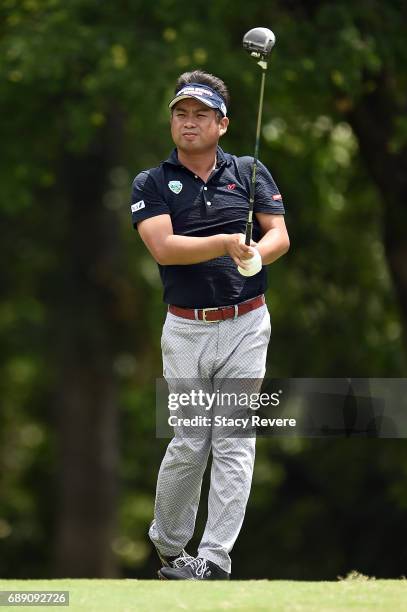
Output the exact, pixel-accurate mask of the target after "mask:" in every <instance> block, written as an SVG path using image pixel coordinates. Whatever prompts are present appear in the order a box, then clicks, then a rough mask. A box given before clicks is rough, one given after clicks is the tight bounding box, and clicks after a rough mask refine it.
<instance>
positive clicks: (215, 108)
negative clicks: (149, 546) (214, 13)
mask: <svg viewBox="0 0 407 612" xmlns="http://www.w3.org/2000/svg"><path fill="white" fill-rule="evenodd" d="M228 106H229V94H228V90H227V88H226V86H225V84H224V83H223V81H221V80H220V79H219V78H217V77H215V76H213V75H211V74H208V73H205V72H202V71H199V70H195V71H193V72H186V73H184V74H182V75H181V76H180V77H179V79H178V81H177V84H176V88H175V97H174V98H173V100H171V102H170V103H169V108H170V113H171V118H170V125H171V135H172V139H173V141H174V143H175V149H174V150H173V151H172V153H171V155H170V156H169V158H168V159H167V160H166V161H164V162H162V163H161V164H160V165H159V166H157V167H156V168H152V169H150V170H145V171H143V172H141V173H140V174H139V175H138V176H137V177H136V178H135V180H134V183H133V192H132V203H131V213H132V222H133V225H134V227H135V228H137V230H138V232H139V234H140V236H141V238H142V240H143V242H144V243H145V245H146V247H147V249H148V250H149V251H150V253H151V255H152V257H153V258H154V259H155V261H156V262H157V264H158V267H159V271H160V275H161V280H162V283H163V287H164V301H165V303H166V304H167V305H168V312H167V316H166V320H165V324H164V327H163V333H162V339H161V346H162V358H163V373H164V377H165V378H166V379H167V381H174V380H181V379H182V380H184V391H185V386H186V385H187V384H188V380H191V381H192V380H194V381H196V380H202V386H203V387H204V386H205V385H208V384H211V385H212V389H217V388H218V387H217V381H224V380H227V381H228V382H229V390H230V381H231V380H232V381H233V380H234V379H235V380H239V379H258V380H260V381H261V380H262V379H263V378H264V375H265V370H266V355H267V347H268V343H269V339H270V316H269V312H268V309H267V306H266V304H265V299H264V291H265V289H266V269H265V266H266V265H268V264H271V263H273V262H274V261H275V260H276V259H278V258H279V257H280V256H281V255H283V254H284V253H286V252H287V250H288V248H289V239H288V235H287V230H286V227H285V223H284V206H283V202H282V197H281V195H280V193H279V191H278V189H277V187H276V184H275V183H274V181H273V178H272V176H271V174H270V173H269V171H268V170H267V169H266V168H265V166H264V165H263V164H261V163H260V162H259V163H258V168H257V177H256V193H255V205H254V226H253V243H252V246H247V245H245V244H244V239H245V235H244V232H245V226H246V220H247V212H248V202H249V189H250V179H251V171H252V164H253V158H252V157H240V158H238V157H236V156H234V155H230V154H229V153H225V152H224V151H223V150H222V149H221V148H220V147H219V145H218V141H219V139H220V138H221V136H223V135H224V134H225V133H226V131H227V129H228V125H229V119H228V116H227V108H228ZM253 249H257V250H258V252H259V254H260V256H261V259H262V263H263V268H262V269H261V270H260V272H258V273H257V274H254V275H251V276H243V275H242V274H240V273H239V271H238V269H237V267H238V266H240V267H241V268H242V269H243V270H245V269H246V270H247V269H248V267H249V262H250V259H251V257H252V256H253V252H254V251H253ZM217 409H218V408H217V407H216V406H215V405H214V406H212V407H211V410H210V411H208V410H204V409H202V414H203V413H204V414H205V415H206V416H210V415H211V414H212V415H213V414H215V412H216V410H217ZM211 452H212V467H211V479H210V491H209V496H208V518H207V522H206V527H205V531H204V534H203V537H202V540H201V542H200V545H199V548H198V554H197V557H192V556H190V555H188V554H187V553H186V552H185V547H186V545H187V543H188V542H189V540H190V539H191V537H192V536H193V533H194V528H195V519H196V514H197V510H198V504H199V499H200V492H201V483H202V477H203V474H204V471H205V467H206V465H207V462H208V458H209V455H210V453H211ZM254 458H255V436H249V437H247V436H246V437H243V436H242V437H230V436H229V437H228V436H219V435H214V428H213V426H212V427H211V426H209V427H208V426H207V427H202V428H201V433H200V435H199V436H189V435H188V433H187V428H185V427H177V426H176V427H174V437H173V438H172V440H171V442H170V443H169V445H168V447H167V451H166V453H165V456H164V459H163V461H162V464H161V467H160V471H159V474H158V480H157V491H156V500H155V510H154V519H153V521H152V523H151V526H150V530H149V536H150V539H151V541H152V542H153V544H154V546H155V547H156V549H157V552H158V555H159V557H160V560H161V562H162V565H163V567H162V568H161V569H160V571H159V577H160V578H163V579H167V580H185V579H187V580H227V579H229V577H230V574H231V559H230V552H231V550H232V548H233V545H234V543H235V541H236V538H237V536H238V534H239V531H240V529H241V526H242V523H243V518H244V514H245V510H246V504H247V501H248V498H249V493H250V487H251V482H252V474H253V466H254Z"/></svg>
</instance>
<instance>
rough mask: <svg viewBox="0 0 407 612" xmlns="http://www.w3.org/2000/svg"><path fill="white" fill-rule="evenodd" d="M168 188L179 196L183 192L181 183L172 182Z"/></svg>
mask: <svg viewBox="0 0 407 612" xmlns="http://www.w3.org/2000/svg"><path fill="white" fill-rule="evenodd" d="M168 187H169V188H170V189H171V191H173V192H174V193H175V194H177V195H178V194H179V193H181V191H182V183H181V181H170V182H169V183H168Z"/></svg>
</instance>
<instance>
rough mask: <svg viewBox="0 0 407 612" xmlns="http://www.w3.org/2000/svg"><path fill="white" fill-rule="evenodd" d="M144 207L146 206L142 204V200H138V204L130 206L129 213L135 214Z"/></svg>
mask: <svg viewBox="0 0 407 612" xmlns="http://www.w3.org/2000/svg"><path fill="white" fill-rule="evenodd" d="M145 207H146V205H145V204H144V200H140V201H139V202H136V203H135V204H132V205H131V212H132V213H133V212H137V211H138V210H141V209H142V208H145Z"/></svg>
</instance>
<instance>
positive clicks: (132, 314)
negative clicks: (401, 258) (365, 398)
mask: <svg viewBox="0 0 407 612" xmlns="http://www.w3.org/2000/svg"><path fill="white" fill-rule="evenodd" d="M403 13H404V10H403V8H402V7H401V5H400V3H398V2H395V1H391V2H386V3H380V2H376V1H373V0H372V1H368V0H364V1H362V2H360V3H354V4H353V5H350V4H349V2H344V1H339V2H335V3H309V6H308V3H299V2H290V3H284V2H277V1H273V2H271V3H268V4H267V5H265V4H264V3H261V2H254V3H252V4H250V7H249V8H248V5H247V2H243V1H242V0H236V1H235V2H234V4H233V13H232V12H231V7H230V2H227V1H226V0H219V1H217V2H211V3H208V2H207V1H205V2H203V0H198V1H197V2H193V3H191V2H188V3H187V2H183V1H181V2H177V1H175V0H157V1H156V2H154V3H152V2H145V1H143V0H133V1H125V0H120V1H118V2H114V3H108V2H102V3H101V2H96V1H95V0H71V1H70V2H68V3H67V2H62V1H61V0H24V1H18V0H4V1H3V3H2V6H1V8H0V15H1V25H0V77H1V81H2V84H3V85H2V87H1V88H0V112H1V116H2V118H3V120H2V122H1V126H0V138H1V141H2V143H3V145H5V146H3V147H2V148H3V155H2V164H1V165H0V184H1V186H2V198H1V200H0V217H1V223H2V230H3V232H2V261H3V264H4V266H3V270H2V276H1V280H2V287H3V289H4V291H5V299H4V300H3V301H2V303H1V306H0V337H1V341H2V347H3V349H2V352H1V354H0V359H1V363H0V367H1V374H2V377H1V381H2V382H1V394H2V411H1V413H0V431H1V434H0V435H1V441H0V448H1V451H0V474H1V477H0V478H1V480H0V483H1V496H0V550H1V555H0V558H1V559H2V560H1V561H0V572H1V573H2V574H3V575H21V576H25V575H41V574H45V573H51V558H52V557H51V545H52V544H49V541H50V540H49V537H48V536H49V530H51V533H52V529H53V520H54V513H55V506H54V503H53V499H52V488H53V487H54V486H55V480H54V479H55V477H56V474H55V449H54V439H53V428H54V421H53V419H54V416H53V412H52V407H53V405H54V401H55V397H54V396H55V394H56V391H57V385H58V382H57V380H58V370H57V366H56V361H55V355H56V353H57V352H58V347H55V346H54V338H53V336H52V327H51V325H50V320H51V319H52V318H53V317H55V316H56V315H55V309H56V307H57V305H58V304H59V300H60V299H61V298H60V297H59V293H58V291H59V290H58V287H59V286H60V285H59V284H58V283H61V282H63V281H61V274H62V272H61V270H63V268H64V262H66V260H67V259H68V260H69V251H68V252H67V250H66V248H67V247H66V242H65V239H66V236H65V234H64V232H65V228H66V227H67V219H68V217H69V215H70V209H71V207H72V203H71V202H70V201H69V198H68V196H67V182H66V178H65V179H64V169H65V170H66V167H67V165H66V163H67V158H68V157H71V158H74V159H76V160H79V161H81V160H83V163H84V164H85V163H86V159H87V155H88V154H90V153H91V152H93V150H94V149H95V147H96V146H97V143H98V142H99V140H100V139H103V136H104V135H105V134H106V133H109V134H110V138H111V141H109V140H107V142H108V144H107V145H105V146H107V147H108V148H109V142H112V141H113V139H114V134H115V132H114V130H113V132H108V131H107V130H108V128H109V126H110V125H111V123H112V121H113V120H115V119H117V118H118V117H119V118H120V119H121V121H122V123H123V127H124V129H123V132H124V140H123V142H122V143H121V150H120V154H116V153H114V154H113V153H112V161H111V165H110V168H109V172H108V176H103V177H101V178H103V179H104V181H105V183H103V184H106V188H105V192H104V195H103V198H102V201H100V202H99V203H98V206H99V210H101V211H102V210H103V211H105V210H108V211H110V213H111V215H112V217H113V218H114V219H115V220H116V221H117V222H118V225H119V228H120V248H121V250H122V254H121V255H122V267H121V270H120V272H119V273H118V274H117V275H116V277H115V279H114V287H113V291H114V294H115V296H116V308H117V313H118V314H117V316H118V318H119V319H120V321H121V322H122V325H123V329H124V332H123V334H122V336H120V338H119V339H118V340H117V346H116V347H115V351H116V353H117V354H116V355H115V358H114V370H115V375H116V377H117V380H118V383H119V387H120V409H121V440H122V457H121V466H120V476H121V481H122V490H121V507H120V524H119V533H118V536H117V538H116V539H115V541H114V542H113V543H112V546H113V548H114V551H115V553H116V555H117V559H118V561H119V563H120V564H121V567H122V569H123V571H124V572H125V573H127V574H129V575H133V574H132V572H134V568H137V571H138V572H140V575H141V574H142V573H143V572H145V574H146V575H147V574H148V573H149V572H150V571H151V568H152V563H153V562H152V561H151V558H150V557H149V554H150V551H149V548H148V547H147V546H146V538H145V531H146V528H147V526H148V523H149V518H150V516H151V510H152V504H153V496H154V486H155V478H156V473H157V469H158V466H159V462H160V459H161V456H162V453H163V450H164V447H165V441H161V442H158V441H157V440H155V431H154V411H155V406H154V388H153V385H154V378H155V377H156V376H159V375H160V374H161V370H160V333H161V323H162V321H163V318H164V316H165V312H164V308H163V306H162V302H161V288H160V282H159V278H158V274H157V270H156V267H155V265H154V264H153V263H152V261H151V257H150V256H149V255H148V254H147V253H146V249H145V247H144V246H143V245H142V243H141V241H140V239H139V237H138V235H137V233H136V232H134V231H133V230H132V228H131V226H130V215H129V210H128V201H129V194H130V185H131V180H132V177H133V176H135V175H136V174H137V173H138V172H139V171H140V170H141V169H143V168H146V167H150V166H153V165H156V164H157V163H159V161H160V160H161V159H163V158H164V157H166V156H167V153H168V151H169V149H170V148H171V146H172V144H171V141H170V137H169V131H168V111H167V107H166V104H167V100H168V99H169V97H170V95H171V92H172V90H173V87H174V82H175V80H176V77H177V76H178V74H179V73H180V72H182V71H184V70H189V69H193V68H195V67H200V68H203V69H205V70H208V71H209V72H214V73H216V74H218V75H219V76H221V77H222V78H224V79H225V80H226V82H227V83H228V85H229V89H230V92H231V97H232V104H231V113H230V117H231V125H230V128H229V132H228V134H227V135H226V136H225V138H224V142H223V143H222V146H223V147H224V148H225V149H226V150H230V151H231V152H234V153H236V154H247V153H251V151H252V149H253V140H254V128H255V120H256V116H255V112H256V108H257V95H258V86H259V81H258V76H259V75H258V71H257V68H256V67H255V65H254V63H253V61H252V59H251V58H249V57H248V56H246V55H245V54H244V53H243V51H242V49H241V47H240V41H241V37H242V34H243V33H244V32H245V31H246V30H248V29H249V28H250V27H253V26H254V25H258V24H259V23H264V24H266V25H270V27H272V28H273V29H274V30H275V32H276V34H277V44H276V47H275V50H274V51H273V55H272V58H271V62H270V70H269V76H268V80H267V85H266V88H267V89H266V99H265V108H264V129H263V140H262V144H261V158H262V160H263V161H264V162H265V163H266V165H268V166H269V167H270V169H271V171H272V173H273V175H274V177H275V179H276V181H277V183H278V185H279V187H280V188H281V191H282V193H283V196H284V201H285V204H286V208H287V225H288V229H289V233H290V237H291V243H292V247H291V251H290V252H289V254H288V255H287V256H286V257H284V258H283V259H282V260H281V261H279V262H278V263H276V264H274V265H273V266H272V267H271V269H270V271H269V284H270V288H269V291H268V302H269V305H270V309H271V312H272V317H273V328H274V331H273V339H272V344H271V347H270V363H269V373H270V375H272V376H329V377H334V376H349V375H351V376H383V377H385V376H389V377H391V376H394V377H397V376H403V375H404V373H405V366H406V361H405V355H404V353H403V346H402V317H401V314H402V313H400V311H399V308H398V306H397V304H396V300H395V293H394V287H393V285H392V282H391V280H390V277H389V273H388V270H387V262H386V259H385V252H384V248H383V240H382V238H383V230H382V224H383V207H382V199H381V196H380V195H379V190H378V187H377V185H376V184H375V183H374V182H373V180H372V177H371V176H370V174H369V169H368V168H367V167H366V166H365V165H364V162H363V160H362V158H361V156H360V149H359V145H358V140H357V138H356V135H355V133H354V132H353V131H352V128H351V126H350V123H349V117H348V113H349V112H350V110H351V109H353V108H354V107H355V105H356V104H357V103H358V101H359V100H360V99H361V97H362V96H363V95H365V94H366V92H369V91H375V89H376V88H377V87H379V85H378V83H379V75H380V74H382V73H383V72H384V73H385V74H386V75H387V76H388V81H389V85H388V88H389V95H390V96H391V98H392V101H393V103H394V116H392V136H391V139H390V142H389V151H390V152H391V153H392V154H397V153H400V152H401V151H403V149H404V148H405V145H406V134H407V130H406V120H405V117H404V113H403V112H402V109H403V105H405V102H406V91H407V88H406V73H405V70H404V67H405V65H406V60H407V58H406V54H407V50H406V45H405V41H404V38H405V32H404V22H405V19H404V17H405V15H404V14H403ZM104 142H106V140H105V141H104ZM113 148H114V147H113V144H112V151H113ZM70 180H73V179H72V177H68V184H69V182H70ZM61 312H62V311H61ZM59 316H60V317H61V318H60V319H59V320H58V319H57V320H58V321H59V324H60V325H61V326H63V325H64V323H65V321H64V319H63V315H62V314H61V315H59ZM91 324H93V325H94V326H95V334H97V333H98V331H99V328H98V327H97V325H98V322H97V317H95V321H94V322H93V323H91ZM136 439H137V440H138V442H137V445H136V443H135V440H136ZM286 442H287V443H286ZM286 442H284V441H282V442H281V443H279V444H275V443H273V444H271V443H268V442H264V441H262V443H261V444H260V445H259V452H258V459H257V465H256V473H255V481H254V490H253V495H252V498H251V502H250V504H251V506H249V510H248V519H247V521H248V524H247V526H246V530H245V532H244V533H243V534H242V537H241V540H239V543H238V545H237V546H238V547H237V552H236V556H237V555H238V554H239V551H240V553H241V559H242V560H241V561H240V562H239V563H240V571H241V573H242V575H244V574H246V575H248V574H249V573H250V571H252V569H253V572H254V574H253V575H256V572H257V575H258V571H259V567H261V566H262V564H263V563H264V560H265V559H266V558H267V559H268V558H269V552H270V549H271V548H272V547H274V546H275V544H274V543H275V542H276V541H278V540H279V538H280V539H281V537H282V536H281V534H284V541H282V540H281V542H280V548H274V550H275V551H278V555H277V556H276V559H275V562H274V563H273V564H272V571H273V572H274V574H275V573H279V571H280V570H279V567H278V566H279V559H280V560H281V563H280V565H282V567H283V569H281V571H280V575H284V576H289V575H297V576H301V577H307V578H310V577H315V576H316V575H318V577H321V578H322V577H324V575H325V576H326V575H327V574H329V575H330V576H334V575H335V572H337V571H343V572H345V573H346V571H347V570H350V569H352V567H350V566H349V563H351V561H352V560H353V559H354V558H355V556H356V555H357V554H359V553H358V552H357V550H355V547H353V545H352V542H353V541H354V538H355V533H354V532H355V525H357V526H358V527H359V528H360V529H361V530H362V531H363V520H362V517H361V514H363V511H364V510H366V509H369V506H370V503H369V496H371V495H374V496H375V497H376V498H377V503H376V505H374V508H376V510H377V513H378V514H379V513H384V512H388V511H389V510H390V509H391V510H392V517H393V519H394V522H395V524H398V521H400V517H401V516H402V513H403V512H404V511H405V508H406V504H407V502H406V499H407V494H406V490H405V486H404V482H405V473H404V472H405V470H404V469H403V468H402V465H404V464H405V457H404V455H405V452H404V450H403V448H402V445H401V444H398V443H397V441H396V442H386V443H385V444H384V443H383V441H378V442H376V443H375V446H374V453H372V452H371V448H372V447H370V446H369V445H368V444H366V445H360V444H359V443H357V444H356V443H355V444H353V445H352V446H346V445H344V444H343V443H342V441H340V442H339V441H338V442H337V443H334V444H328V443H321V444H320V443H313V442H310V441H305V442H301V441H300V442H298V443H297V442H295V443H294V442H293V443H291V441H289V442H290V443H288V441H286ZM295 444H297V446H295ZM369 444H370V442H369ZM293 445H294V446H293ZM355 467H356V468H357V469H355ZM375 471H376V472H377V474H378V475H377V477H376V478H374V477H373V476H372V473H373V472H375ZM298 473H300V476H298ZM308 479H309V480H308ZM300 485H301V486H300ZM291 487H292V488H293V489H295V488H296V487H298V491H299V493H298V495H297V494H296V495H291V494H290V490H289V489H290V488H291ZM356 504H357V506H358V512H356V510H355V505H356ZM272 516H275V517H276V519H275V521H274V524H273V525H270V524H269V523H270V517H272ZM259 517H261V518H262V521H263V525H265V527H262V528H261V529H262V533H263V534H264V538H265V541H266V542H268V546H267V548H268V550H265V551H263V552H264V558H263V556H262V555H260V556H259V561H258V566H257V565H255V564H253V555H254V552H256V555H258V553H259V551H258V550H257V548H254V545H253V542H252V541H251V540H250V538H251V536H252V533H257V532H259V527H258V525H259V522H260V521H259ZM344 517H345V518H344ZM333 521H334V522H333ZM368 522H369V530H368V531H367V532H366V534H365V537H364V538H361V540H360V541H358V545H359V547H360V558H359V557H358V559H359V560H360V566H359V567H360V569H361V570H364V569H365V567H366V566H368V570H369V571H370V570H372V571H375V572H377V573H379V572H380V565H379V561H377V564H376V565H374V564H373V563H372V564H370V562H369V558H368V557H369V554H370V551H371V548H370V547H371V541H370V539H369V536H370V535H372V533H373V531H374V529H376V530H377V531H378V538H379V540H380V542H381V543H382V542H383V541H384V540H385V539H386V535H387V534H388V533H392V534H393V535H395V534H394V532H393V531H392V530H391V529H390V527H389V525H388V524H386V523H385V522H384V523H383V524H382V525H381V526H378V525H377V524H375V519H374V517H373V515H372V514H370V516H369V521H368ZM307 534H308V535H307ZM315 542H318V543H319V547H318V546H316V549H317V550H318V551H319V557H318V558H314V559H310V557H309V554H310V553H309V551H310V550H311V549H312V548H313V547H314V546H315ZM284 546H285V547H286V548H285V550H283V547H284ZM395 546H396V545H395ZM27 547H28V551H29V552H28V554H26V551H27ZM383 550H384V553H383ZM262 554H263V553H262ZM377 554H378V558H379V557H380V555H382V563H383V574H386V573H387V574H391V573H393V575H394V574H396V573H397V572H399V569H400V568H399V565H397V564H395V563H393V557H392V554H391V550H390V549H389V548H386V547H384V548H383V547H380V546H379V545H378V546H377ZM383 555H384V556H383ZM328 557H329V558H330V559H331V561H330V563H329V564H328V563H327V565H326V567H324V565H323V564H321V559H322V558H324V559H326V558H328ZM237 558H238V557H237ZM293 559H294V560H293ZM305 561H306V562H307V564H308V569H307V570H304V568H303V566H304V563H305ZM39 562H40V563H39ZM373 565H374V567H373ZM251 568H252V569H251ZM325 570H326V573H325V574H324V573H323V572H324V571H325ZM238 571H239V570H238ZM318 572H320V573H318ZM267 575H269V574H267Z"/></svg>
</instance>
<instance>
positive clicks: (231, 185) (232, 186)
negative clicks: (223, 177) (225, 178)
mask: <svg viewBox="0 0 407 612" xmlns="http://www.w3.org/2000/svg"><path fill="white" fill-rule="evenodd" d="M235 188H236V183H229V185H228V189H229V191H232V189H235Z"/></svg>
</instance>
